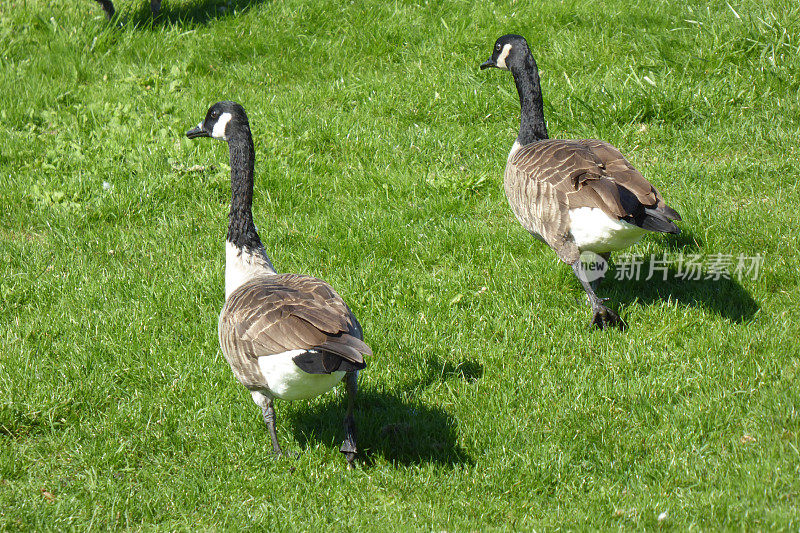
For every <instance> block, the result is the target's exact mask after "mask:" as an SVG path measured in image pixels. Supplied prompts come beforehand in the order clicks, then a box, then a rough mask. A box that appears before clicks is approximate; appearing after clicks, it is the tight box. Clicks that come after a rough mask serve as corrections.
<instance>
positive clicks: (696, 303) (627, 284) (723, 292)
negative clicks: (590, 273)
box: [600, 231, 759, 323]
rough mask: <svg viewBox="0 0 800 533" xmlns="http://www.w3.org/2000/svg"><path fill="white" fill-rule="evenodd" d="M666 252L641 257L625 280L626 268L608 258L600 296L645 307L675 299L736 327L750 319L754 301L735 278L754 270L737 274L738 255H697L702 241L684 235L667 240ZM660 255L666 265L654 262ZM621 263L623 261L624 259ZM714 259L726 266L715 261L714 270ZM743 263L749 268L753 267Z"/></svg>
mask: <svg viewBox="0 0 800 533" xmlns="http://www.w3.org/2000/svg"><path fill="white" fill-rule="evenodd" d="M664 248H665V254H666V255H665V256H661V255H660V254H656V255H655V256H653V257H644V258H643V261H642V264H641V269H640V271H639V272H638V274H636V275H630V274H632V272H631V270H630V267H628V269H629V270H628V271H627V272H625V274H626V275H625V276H623V275H621V274H623V272H622V271H621V269H622V270H624V269H625V268H626V267H625V266H623V265H622V264H621V263H618V262H616V261H615V259H614V257H612V259H611V265H612V270H610V271H609V272H608V274H607V275H606V278H605V280H604V281H603V282H602V283H601V285H600V292H601V293H605V294H600V296H611V299H612V300H613V301H616V302H618V303H620V304H623V305H627V304H630V303H633V302H636V301H638V302H641V303H643V304H645V305H649V304H652V303H655V302H659V301H666V300H675V301H677V302H679V303H680V304H682V305H688V306H692V307H699V308H702V309H706V310H709V311H711V312H714V313H716V314H718V315H720V316H722V317H724V318H727V319H728V320H731V321H733V322H736V323H742V322H746V321H748V320H750V319H751V318H753V316H754V315H755V314H756V312H757V311H758V309H759V306H758V303H756V301H755V300H754V299H753V297H752V296H751V295H750V293H748V292H747V291H746V290H745V289H744V287H742V285H741V284H740V283H739V281H738V280H737V277H738V278H739V279H745V278H747V277H748V276H749V277H753V275H754V272H753V271H752V270H748V269H747V268H745V269H743V270H742V271H740V272H737V268H739V267H740V266H742V265H739V261H740V257H739V256H738V255H736V254H728V255H724V254H701V253H700V252H699V249H700V248H701V242H700V241H699V239H698V238H697V237H696V236H694V235H693V234H692V233H691V232H688V231H684V232H682V233H681V234H680V235H676V236H671V238H670V239H668V243H666V244H665V246H664ZM662 257H666V259H667V261H666V262H665V263H657V261H662V260H663V259H662ZM620 259H622V260H624V257H620ZM745 259H747V260H748V261H750V260H752V258H745ZM715 260H716V261H722V262H723V263H725V264H724V265H721V263H717V264H716V266H715ZM743 265H744V267H751V266H752V263H749V262H745V263H743ZM664 269H666V270H664ZM722 271H724V275H723V272H722ZM627 275H630V276H627ZM755 275H757V272H756V273H755ZM617 277H620V278H622V279H616V278H617ZM648 277H651V279H647V278H648Z"/></svg>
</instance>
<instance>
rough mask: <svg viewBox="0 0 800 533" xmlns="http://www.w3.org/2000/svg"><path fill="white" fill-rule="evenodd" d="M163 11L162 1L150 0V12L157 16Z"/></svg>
mask: <svg viewBox="0 0 800 533" xmlns="http://www.w3.org/2000/svg"><path fill="white" fill-rule="evenodd" d="M160 10H161V0H150V12H151V13H152V14H153V15H157V14H158V12H159V11H160Z"/></svg>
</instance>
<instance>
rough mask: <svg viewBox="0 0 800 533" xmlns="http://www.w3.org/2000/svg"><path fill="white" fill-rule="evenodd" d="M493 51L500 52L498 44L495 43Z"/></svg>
mask: <svg viewBox="0 0 800 533" xmlns="http://www.w3.org/2000/svg"><path fill="white" fill-rule="evenodd" d="M494 49H495V50H497V51H498V52H499V51H500V43H497V44H496V45H494Z"/></svg>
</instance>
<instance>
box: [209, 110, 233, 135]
mask: <svg viewBox="0 0 800 533" xmlns="http://www.w3.org/2000/svg"><path fill="white" fill-rule="evenodd" d="M231 118H233V115H231V114H230V113H223V114H222V115H220V117H219V120H217V123H216V124H214V129H213V130H212V131H211V136H212V137H214V138H215V139H225V140H227V138H226V137H225V129H226V128H227V127H228V122H230V121H231Z"/></svg>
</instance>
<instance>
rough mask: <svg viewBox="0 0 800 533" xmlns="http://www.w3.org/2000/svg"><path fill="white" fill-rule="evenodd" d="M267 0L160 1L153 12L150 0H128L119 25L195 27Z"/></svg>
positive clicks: (245, 9)
mask: <svg viewBox="0 0 800 533" xmlns="http://www.w3.org/2000/svg"><path fill="white" fill-rule="evenodd" d="M266 1H268V0H197V1H195V2H194V3H192V4H188V5H180V4H178V5H176V3H175V2H173V1H170V0H163V2H162V4H161V10H160V11H159V12H158V14H156V15H153V14H152V13H151V12H150V2H149V1H147V0H130V4H129V9H128V10H124V13H123V14H122V16H120V17H119V22H120V25H121V26H122V27H128V26H130V27H132V28H143V27H144V28H146V27H148V26H152V27H154V28H157V27H159V26H165V25H166V26H172V25H175V26H198V25H204V24H208V23H209V22H211V21H213V20H216V19H220V18H223V17H227V16H230V15H233V14H234V13H237V14H239V13H242V12H244V11H247V10H248V9H250V8H252V7H254V6H257V5H259V4H263V3H264V2H266ZM115 3H116V4H120V3H121V2H119V1H117V2H115ZM120 7H121V6H120Z"/></svg>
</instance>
